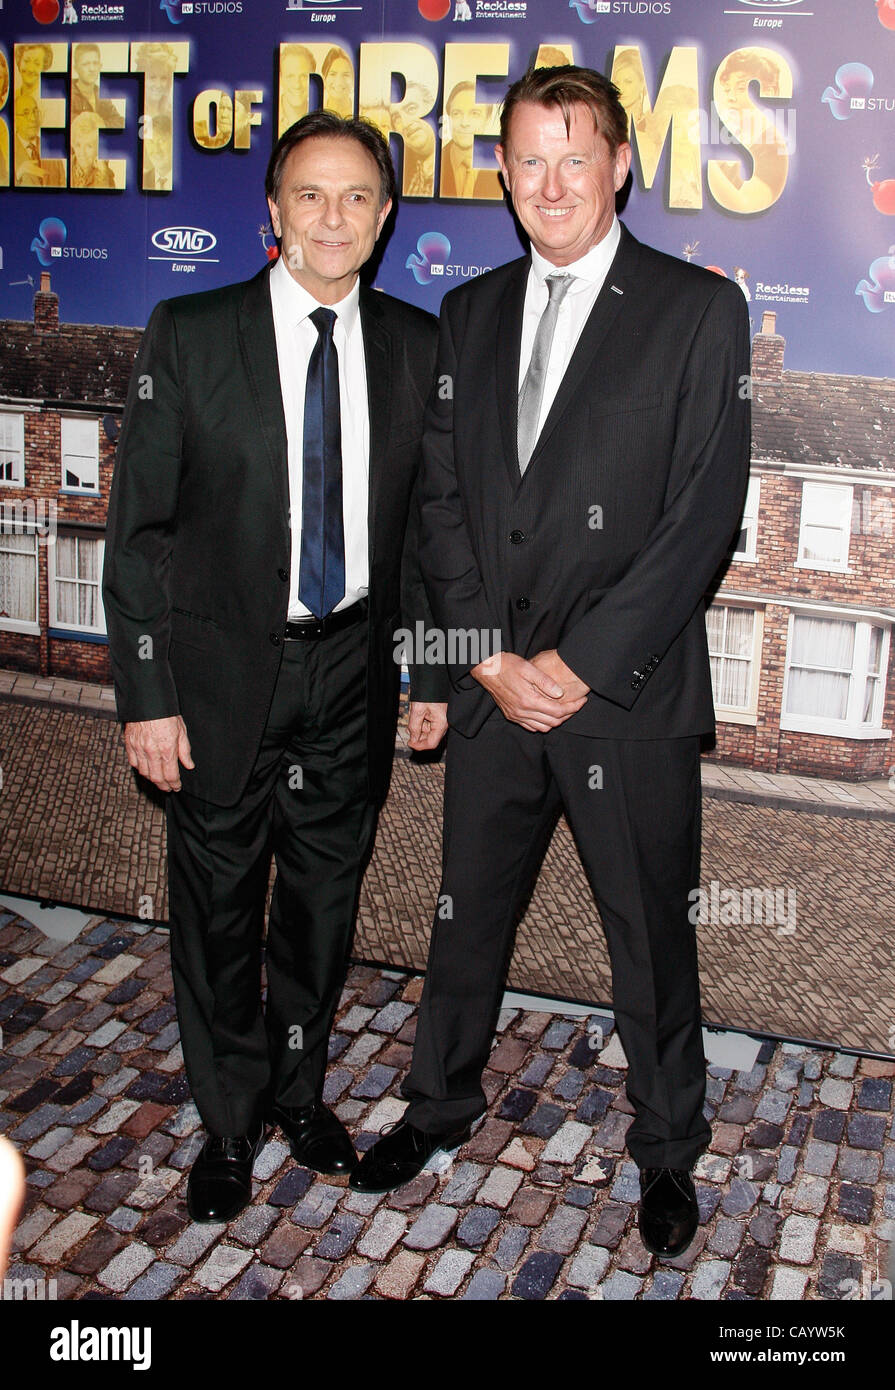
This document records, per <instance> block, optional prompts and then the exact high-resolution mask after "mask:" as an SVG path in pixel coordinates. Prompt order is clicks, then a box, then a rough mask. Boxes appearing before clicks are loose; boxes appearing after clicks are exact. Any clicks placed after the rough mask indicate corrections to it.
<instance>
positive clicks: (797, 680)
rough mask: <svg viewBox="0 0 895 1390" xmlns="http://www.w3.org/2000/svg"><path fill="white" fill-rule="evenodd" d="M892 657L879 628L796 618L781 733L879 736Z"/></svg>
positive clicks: (886, 636)
mask: <svg viewBox="0 0 895 1390" xmlns="http://www.w3.org/2000/svg"><path fill="white" fill-rule="evenodd" d="M888 651H889V633H888V629H887V628H885V627H883V626H882V625H880V624H877V623H871V622H862V621H858V622H848V621H844V620H842V619H840V618H827V617H815V616H808V615H807V614H806V615H800V614H794V615H793V618H792V625H791V628H790V636H789V652H788V658H787V672H786V694H785V697H784V703H783V720H782V727H783V728H788V729H802V730H804V731H806V732H809V733H810V732H816V733H830V734H837V733H838V734H843V733H851V734H852V735H854V733H855V732H856V731H859V730H864V731H869V730H874V731H876V732H877V734H878V733H881V732H882V729H881V725H882V717H883V698H884V684H885V682H884V673H885V669H886V662H887V659H888Z"/></svg>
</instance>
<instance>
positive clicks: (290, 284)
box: [270, 257, 370, 621]
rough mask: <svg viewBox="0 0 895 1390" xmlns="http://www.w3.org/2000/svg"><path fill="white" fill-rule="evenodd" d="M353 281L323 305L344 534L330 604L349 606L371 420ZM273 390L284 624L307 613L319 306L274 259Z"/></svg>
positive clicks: (364, 540) (359, 546)
mask: <svg viewBox="0 0 895 1390" xmlns="http://www.w3.org/2000/svg"><path fill="white" fill-rule="evenodd" d="M359 296H360V284H359V282H358V281H355V283H354V288H353V289H352V290H351V291H350V292H349V293H348V294H347V295H346V296H345V298H344V299H340V300H339V302H338V304H329V305H325V306H323V307H326V308H330V309H332V310H333V312H334V313H335V314H336V322H335V324H334V326H333V342H334V343H335V345H336V352H337V354H338V358H339V398H340V404H341V416H342V524H343V527H344V533H345V597H344V598H343V599H341V600H340V601H339V602H338V603H337V604H336V607H335V611H336V612H338V611H339V610H340V609H342V608H349V607H350V606H351V604H352V603H356V602H357V600H358V599H359V598H363V596H364V595H365V594H366V593H367V592H368V591H369V587H370V570H369V546H368V533H367V498H368V491H369V458H370V424H369V415H368V410H367V372H366V366H365V363H364V338H363V332H362V330H361V321H360V309H359ZM270 301H271V305H272V307H273V323H274V332H275V334H276V340H277V362H278V363H279V368H280V391H281V394H282V397H283V413H284V414H285V416H286V440H287V443H288V458H289V523H290V529H291V532H292V565H291V575H290V580H289V611H288V617H289V619H290V621H291V620H292V619H295V618H307V617H309V616H310V609H309V608H308V607H307V606H306V605H305V604H303V603H302V601H301V599H300V598H299V597H298V581H299V571H300V569H301V504H302V479H303V471H304V450H303V444H304V411H305V385H306V383H307V378H308V362H309V361H310V358H311V353H312V352H313V350H314V346H315V344H316V343H317V341H318V336H319V335H318V333H317V329H316V328H315V327H314V325H313V323H311V322H310V319H309V317H308V315H309V314H312V313H313V312H314V310H315V309H319V308H320V307H321V305H320V304H319V302H318V301H317V300H316V299H315V298H314V296H313V295H311V294H309V293H308V291H307V290H306V289H304V288H303V287H302V286H301V285H300V284H299V283H298V281H297V280H295V279H294V278H293V276H292V275H290V273H289V269H288V267H287V265H286V263H285V261H284V260H283V259H282V257H280V259H279V260H278V261H277V263H276V265H275V266H274V268H273V270H272V271H271V272H270Z"/></svg>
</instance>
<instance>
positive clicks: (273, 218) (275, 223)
mask: <svg viewBox="0 0 895 1390" xmlns="http://www.w3.org/2000/svg"><path fill="white" fill-rule="evenodd" d="M267 206H268V208H269V209H270V225H271V226H272V227H273V234H274V236H275V237H277V238H279V237H281V236H282V234H283V233H282V227H281V224H280V210H279V208H278V207H277V205H276V203H275V202H274V200H273V198H268V200H267Z"/></svg>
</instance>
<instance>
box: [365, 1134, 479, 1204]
mask: <svg viewBox="0 0 895 1390" xmlns="http://www.w3.org/2000/svg"><path fill="white" fill-rule="evenodd" d="M468 1138H469V1126H468V1125H467V1127H466V1128H465V1129H462V1130H459V1131H458V1132H456V1133H454V1134H425V1133H424V1132H423V1131H422V1130H421V1129H417V1128H416V1127H415V1126H414V1125H412V1124H411V1123H410V1121H409V1120H399V1121H398V1123H397V1124H396V1125H394V1126H393V1127H391V1128H389V1129H388V1130H384V1131H383V1135H382V1138H381V1139H377V1140H376V1143H375V1144H374V1145H373V1147H372V1148H371V1149H368V1150H367V1152H366V1153H365V1154H364V1156H363V1158H362V1159H361V1161H360V1163H359V1164H358V1166H357V1168H356V1169H355V1170H354V1172H353V1173H352V1174H351V1178H350V1180H349V1186H350V1187H353V1188H354V1189H355V1191H357V1192H391V1190H392V1188H393V1187H401V1186H402V1185H403V1184H404V1183H405V1182H410V1180H411V1179H412V1178H415V1177H416V1175H417V1173H419V1172H420V1171H421V1170H422V1169H423V1168H424V1167H425V1165H426V1163H427V1162H428V1161H429V1159H430V1158H431V1157H432V1155H433V1154H434V1153H437V1152H438V1150H439V1149H456V1148H459V1146H460V1145H461V1144H465V1143H466V1141H467V1139H468Z"/></svg>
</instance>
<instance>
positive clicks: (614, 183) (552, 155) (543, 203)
mask: <svg viewBox="0 0 895 1390" xmlns="http://www.w3.org/2000/svg"><path fill="white" fill-rule="evenodd" d="M570 114H571V119H570V121H569V129H568V131H566V123H565V121H564V120H563V115H562V111H561V110H560V109H559V107H558V106H541V105H539V104H536V103H534V102H530V101H523V102H520V103H519V105H518V106H517V107H516V108H515V109H514V111H513V114H512V118H511V121H510V129H509V132H508V135H507V143H506V147H505V148H504V147H502V146H500V145H498V146H497V150H496V153H497V162H498V164H499V165H500V171H501V173H502V174H503V178H504V182H505V183H506V186H507V188H508V189H509V192H510V197H511V198H512V200H513V207H514V209H515V211H516V216H517V217H518V218H519V221H520V222H521V223H522V226H523V227H524V228H525V230H526V232H527V233H528V235H529V237H530V238H531V243H532V246H534V248H535V250H536V251H538V252H540V254H541V255H542V256H543V257H544V258H545V259H546V260H548V261H550V262H551V263H552V264H553V265H557V266H562V265H569V264H570V263H571V262H572V261H576V260H578V259H579V257H581V256H583V255H584V254H585V253H586V252H587V251H589V250H590V248H591V247H592V246H595V245H596V244H597V242H598V241H602V239H603V237H604V236H605V235H606V233H607V232H608V231H609V228H610V227H611V226H612V219H613V217H614V215H615V195H616V193H617V192H618V190H619V189H620V188H621V186H622V184H623V183H624V181H625V179H626V178H627V175H628V169H629V167H630V164H631V146H630V145H628V144H621V145H619V147H618V149H617V150H616V151H615V153H614V154H613V153H611V152H610V150H609V145H608V143H607V141H606V137H605V136H604V135H601V134H600V132H599V131H598V130H597V129H596V127H595V126H594V118H593V115H592V113H591V111H590V109H589V107H587V106H585V105H584V104H576V105H574V106H573V107H572V108H571V113H570Z"/></svg>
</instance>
